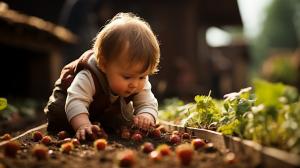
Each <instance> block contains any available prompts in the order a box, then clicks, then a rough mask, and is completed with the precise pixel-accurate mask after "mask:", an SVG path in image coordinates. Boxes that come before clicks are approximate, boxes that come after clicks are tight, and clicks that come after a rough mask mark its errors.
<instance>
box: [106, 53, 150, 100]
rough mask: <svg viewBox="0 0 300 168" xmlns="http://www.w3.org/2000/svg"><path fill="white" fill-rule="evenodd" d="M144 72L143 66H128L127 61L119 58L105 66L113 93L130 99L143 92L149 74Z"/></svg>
mask: <svg viewBox="0 0 300 168" xmlns="http://www.w3.org/2000/svg"><path fill="white" fill-rule="evenodd" d="M142 70H143V65H142V64H134V65H133V64H128V61H127V60H126V59H124V58H123V59H122V58H118V59H117V60H114V61H112V62H111V63H108V64H106V65H105V70H104V73H105V74H106V76H107V80H108V83H109V86H110V89H111V90H112V92H113V93H114V94H117V95H119V96H122V97H128V96H130V95H132V94H134V93H138V92H140V91H141V90H143V88H144V86H145V83H146V80H147V78H148V75H149V72H148V71H146V72H142Z"/></svg>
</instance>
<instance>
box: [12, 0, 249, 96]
mask: <svg viewBox="0 0 300 168" xmlns="http://www.w3.org/2000/svg"><path fill="white" fill-rule="evenodd" d="M7 3H8V4H9V5H10V6H11V8H13V9H15V10H18V11H22V12H24V13H27V14H29V15H34V16H38V17H41V18H43V19H45V20H48V21H52V22H54V23H56V24H61V25H63V26H65V27H66V28H68V29H70V30H71V31H72V32H73V33H75V34H76V35H78V37H79V43H78V44H77V45H73V46H70V47H65V48H64V54H65V56H64V57H63V58H64V59H65V60H64V61H63V62H68V61H70V60H72V59H73V58H75V57H77V56H79V55H80V54H81V52H82V51H84V50H86V49H88V48H90V46H91V44H92V38H93V37H94V36H95V35H96V33H97V31H99V30H100V28H101V26H103V25H104V24H105V22H106V21H107V20H108V19H111V18H112V17H113V16H114V15H115V14H116V13H118V12H133V13H135V14H137V15H139V16H141V17H142V18H144V19H145V20H146V21H148V22H149V23H150V25H151V27H152V29H153V30H154V32H155V33H156V34H157V36H158V39H159V41H160V43H161V56H162V58H161V64H160V72H159V73H158V74H157V75H155V76H153V77H151V78H150V80H151V82H152V84H153V91H154V92H155V94H156V96H157V97H158V99H160V100H161V99H164V98H167V97H174V96H176V97H180V98H182V99H185V100H191V99H193V97H194V96H195V95H196V94H206V95H207V94H208V92H209V90H212V95H213V96H215V97H222V96H223V95H224V94H226V93H228V92H231V91H237V90H239V89H240V88H241V87H245V86H246V85H247V68H248V63H249V61H250V60H249V57H248V54H247V45H246V44H245V43H244V42H241V43H234V44H229V45H227V46H222V47H211V46H209V45H208V44H207V41H206V38H205V37H206V31H207V30H208V28H210V27H219V28H222V27H224V26H240V27H242V21H241V16H240V13H239V9H238V5H237V1H236V0H200V1H199V0H186V1H181V0H164V1H158V0H143V1H138V0H86V1H84V0H65V1H63V0H52V1H39V0H29V1H26V2H25V1H19V0H9V1H7ZM32 61H33V62H34V61H35V59H33V60H32ZM32 80H33V81H32V82H34V83H35V82H36V79H32Z"/></svg>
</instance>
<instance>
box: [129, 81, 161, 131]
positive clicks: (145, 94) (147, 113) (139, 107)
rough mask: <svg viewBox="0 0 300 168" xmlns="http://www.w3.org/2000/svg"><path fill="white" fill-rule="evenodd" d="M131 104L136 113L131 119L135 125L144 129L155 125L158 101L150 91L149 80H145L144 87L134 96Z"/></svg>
mask: <svg viewBox="0 0 300 168" xmlns="http://www.w3.org/2000/svg"><path fill="white" fill-rule="evenodd" d="M133 105H134V109H135V114H136V116H135V117H134V119H133V121H134V124H135V125H136V126H138V127H139V128H142V129H145V130H148V129H149V128H151V127H153V126H155V122H156V119H157V115H158V103H157V99H156V98H155V97H154V95H153V93H152V92H151V84H150V82H149V81H147V83H146V85H145V87H144V89H143V90H142V91H141V92H140V93H138V94H137V95H135V96H134V98H133Z"/></svg>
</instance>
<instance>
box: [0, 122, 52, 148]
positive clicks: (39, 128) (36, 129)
mask: <svg viewBox="0 0 300 168" xmlns="http://www.w3.org/2000/svg"><path fill="white" fill-rule="evenodd" d="M47 125H48V124H47V123H45V124H42V125H40V126H37V127H34V128H32V129H30V130H28V131H26V132H24V133H22V134H20V135H18V136H16V137H14V138H12V139H10V140H7V141H2V142H0V147H2V146H4V145H5V144H7V143H8V142H11V141H15V140H18V139H20V138H22V137H24V136H25V135H28V134H31V133H33V132H34V131H38V130H46V128H47Z"/></svg>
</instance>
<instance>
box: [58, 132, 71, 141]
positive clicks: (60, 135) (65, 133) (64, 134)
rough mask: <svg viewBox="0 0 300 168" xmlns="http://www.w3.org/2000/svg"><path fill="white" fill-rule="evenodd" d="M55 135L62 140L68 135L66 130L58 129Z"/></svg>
mask: <svg viewBox="0 0 300 168" xmlns="http://www.w3.org/2000/svg"><path fill="white" fill-rule="evenodd" d="M57 136H58V139H59V140H63V139H66V138H67V137H68V133H67V132H66V131H60V132H59V133H57Z"/></svg>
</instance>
